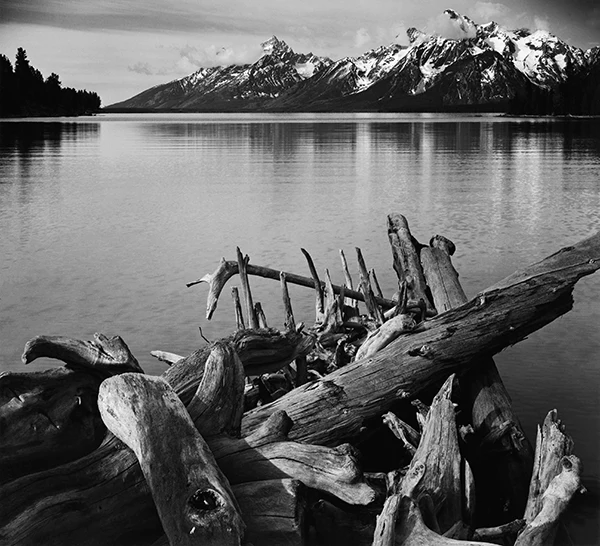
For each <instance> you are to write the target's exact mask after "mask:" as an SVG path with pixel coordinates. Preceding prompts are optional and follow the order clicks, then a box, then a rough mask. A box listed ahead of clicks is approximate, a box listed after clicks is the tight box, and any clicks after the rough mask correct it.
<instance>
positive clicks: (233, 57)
mask: <svg viewBox="0 0 600 546" xmlns="http://www.w3.org/2000/svg"><path fill="white" fill-rule="evenodd" d="M262 54H263V50H262V47H261V46H260V45H259V44H257V45H254V46H251V47H249V46H246V45H242V46H239V47H236V48H235V49H233V48H229V47H218V46H215V45H210V46H208V47H205V48H198V47H194V46H190V45H186V46H184V47H182V48H180V49H179V55H180V58H179V60H178V62H177V65H178V67H179V68H180V69H181V70H187V69H191V71H194V70H197V69H198V68H201V67H210V66H228V65H231V64H249V63H253V62H255V61H257V60H258V59H259V58H260V57H261V55H262Z"/></svg>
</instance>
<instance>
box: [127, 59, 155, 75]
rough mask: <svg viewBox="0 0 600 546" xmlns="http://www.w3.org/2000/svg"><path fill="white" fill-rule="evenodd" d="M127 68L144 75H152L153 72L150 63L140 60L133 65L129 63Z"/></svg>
mask: <svg viewBox="0 0 600 546" xmlns="http://www.w3.org/2000/svg"><path fill="white" fill-rule="evenodd" d="M127 70H129V72H136V73H137V74H145V75H146V76H152V75H153V74H154V71H153V70H152V68H150V65H149V64H148V63H143V62H141V61H139V62H137V63H135V64H133V65H129V66H128V67H127Z"/></svg>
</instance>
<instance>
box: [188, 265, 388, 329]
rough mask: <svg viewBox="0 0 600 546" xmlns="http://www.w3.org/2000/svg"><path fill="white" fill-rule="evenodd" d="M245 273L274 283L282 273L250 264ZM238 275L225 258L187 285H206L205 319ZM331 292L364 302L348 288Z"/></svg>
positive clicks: (298, 279) (296, 278) (310, 284)
mask: <svg viewBox="0 0 600 546" xmlns="http://www.w3.org/2000/svg"><path fill="white" fill-rule="evenodd" d="M246 272H247V273H248V275H255V276H258V277H264V278H266V279H273V280H276V281H277V280H279V278H280V276H281V273H282V272H281V271H279V270H277V269H271V268H269V267H261V266H258V265H252V264H247V265H246ZM238 273H239V267H238V263H237V262H235V261H227V260H225V258H223V259H222V260H221V262H220V263H219V266H218V267H217V269H216V270H215V271H214V272H213V273H209V274H207V275H204V277H202V278H201V279H198V280H196V281H192V282H189V283H187V286H188V287H191V286H194V285H196V284H200V283H208V285H209V293H208V297H207V304H206V318H207V319H210V318H211V317H212V316H213V314H214V312H215V309H216V308H217V302H218V299H219V295H220V294H221V291H222V290H223V287H224V286H225V284H227V281H228V280H229V279H231V277H233V276H234V275H237V274H238ZM285 277H286V280H287V282H288V283H290V284H297V285H299V286H305V287H306V288H314V286H315V283H314V280H313V279H312V278H310V277H304V276H302V275H296V274H294V273H287V272H285ZM319 282H320V285H321V289H324V288H325V283H324V282H323V281H319ZM333 290H334V292H335V293H336V294H339V293H340V291H341V290H344V294H345V296H346V297H348V298H352V299H355V300H358V301H365V298H364V295H363V294H362V293H361V292H359V291H357V290H351V289H349V288H345V287H343V286H339V285H336V284H334V285H333ZM375 301H376V302H377V304H378V305H381V306H382V307H383V308H385V309H391V308H393V307H394V306H395V305H396V302H395V301H392V300H387V299H382V298H377V297H375Z"/></svg>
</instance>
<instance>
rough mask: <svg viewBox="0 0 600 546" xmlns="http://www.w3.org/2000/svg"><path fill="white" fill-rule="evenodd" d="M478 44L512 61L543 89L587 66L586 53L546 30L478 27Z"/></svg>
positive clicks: (494, 26) (563, 80) (497, 26)
mask: <svg viewBox="0 0 600 546" xmlns="http://www.w3.org/2000/svg"><path fill="white" fill-rule="evenodd" d="M477 36H478V40H479V41H480V42H481V43H482V44H484V45H487V46H489V47H490V48H492V49H493V50H494V51H497V52H498V53H499V54H500V55H502V56H503V57H505V58H507V59H509V60H511V61H512V63H513V64H514V65H515V67H516V68H517V70H519V71H520V72H522V73H523V74H525V75H526V76H527V77H528V78H529V79H530V80H531V81H532V82H533V83H535V84H537V85H539V86H542V87H551V86H552V85H554V84H557V83H562V82H565V81H566V80H567V79H568V78H569V76H571V75H572V74H574V73H576V72H578V71H579V70H582V69H583V68H584V67H585V65H586V57H585V53H584V52H583V51H582V50H581V49H579V48H577V47H573V46H570V45H568V44H567V43H565V42H563V41H562V40H561V39H560V38H557V37H556V36H554V35H553V34H550V33H549V32H547V31H545V30H536V31H535V32H533V33H532V32H530V31H529V30H527V29H520V30H516V31H509V30H506V29H503V28H502V27H500V26H499V25H497V24H496V23H493V22H492V23H488V24H485V25H479V26H478V32H477Z"/></svg>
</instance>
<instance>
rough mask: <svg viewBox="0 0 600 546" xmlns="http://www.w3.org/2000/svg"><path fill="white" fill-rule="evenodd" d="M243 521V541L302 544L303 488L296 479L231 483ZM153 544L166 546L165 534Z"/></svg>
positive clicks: (282, 545)
mask: <svg viewBox="0 0 600 546" xmlns="http://www.w3.org/2000/svg"><path fill="white" fill-rule="evenodd" d="M231 489H232V490H233V494H234V495H235V498H236V500H237V502H238V504H239V506H240V510H241V512H242V518H243V519H244V522H245V523H246V534H245V542H244V544H252V545H253V546H271V545H277V546H304V545H305V544H306V527H307V524H306V521H305V520H306V505H307V499H306V488H305V487H304V486H303V485H302V484H301V483H300V482H298V481H296V480H290V479H283V480H266V481H261V482H251V483H242V484H239V485H234V486H232V487H231ZM152 546H169V541H168V539H167V537H166V536H163V537H161V538H160V539H159V540H158V541H156V542H154V543H153V544H152Z"/></svg>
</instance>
